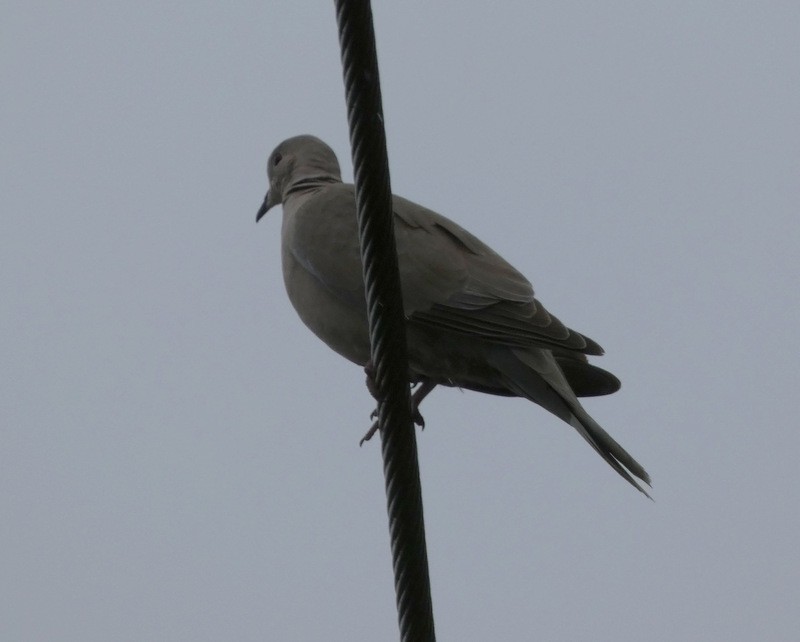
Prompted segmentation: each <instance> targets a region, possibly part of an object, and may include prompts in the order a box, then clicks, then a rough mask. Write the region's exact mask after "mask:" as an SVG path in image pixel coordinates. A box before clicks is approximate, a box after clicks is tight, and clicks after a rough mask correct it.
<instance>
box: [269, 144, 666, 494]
mask: <svg viewBox="0 0 800 642" xmlns="http://www.w3.org/2000/svg"><path fill="white" fill-rule="evenodd" d="M267 175H268V177H269V191H268V192H267V195H266V197H265V198H264V203H263V205H262V206H261V208H260V209H259V211H258V215H257V216H256V221H258V220H259V219H261V217H262V216H264V214H265V213H266V212H267V210H269V209H270V208H271V207H273V206H275V205H278V204H281V203H282V204H283V225H282V228H281V239H282V256H283V279H284V283H285V285H286V291H287V292H288V294H289V299H290V300H291V302H292V305H294V308H295V310H296V311H297V313H298V314H299V315H300V318H301V319H302V320H303V322H304V323H305V324H306V325H307V326H308V327H309V328H310V329H311V331H312V332H314V334H316V335H317V336H318V337H319V338H320V339H322V340H323V341H324V342H325V343H327V344H328V345H329V346H330V347H331V348H333V349H334V350H335V351H336V352H338V353H339V354H341V355H342V356H344V357H346V358H347V359H349V360H350V361H352V362H354V363H356V364H359V365H361V366H365V365H367V364H368V363H369V360H370V343H369V333H368V328H367V310H366V301H365V294H364V282H363V278H362V271H361V254H360V250H359V244H358V231H357V222H356V204H355V193H354V188H353V186H352V185H348V184H345V183H342V179H341V173H340V170H339V163H338V161H337V159H336V155H335V154H334V152H333V150H332V149H331V148H330V147H328V145H326V144H325V143H324V142H322V141H321V140H319V139H318V138H315V137H313V136H296V137H294V138H289V139H287V140H285V141H283V142H282V143H281V144H280V145H278V147H276V148H275V150H274V151H273V152H272V154H271V155H270V157H269V160H268V162H267ZM393 210H394V224H395V235H396V242H397V255H398V260H399V268H400V280H401V284H402V292H403V304H404V308H405V314H406V321H407V340H408V354H409V363H410V373H409V379H410V381H412V382H421V383H423V385H424V386H425V387H426V388H427V389H428V390H429V389H430V388H432V387H433V386H434V385H437V384H438V385H445V386H457V387H459V388H468V389H471V390H478V391H481V392H487V393H490V394H496V395H505V396H519V397H525V398H527V399H530V400H531V401H533V402H535V403H537V404H539V405H540V406H542V407H543V408H545V409H546V410H548V411H550V412H551V413H553V414H554V415H556V416H557V417H559V418H560V419H562V420H564V421H565V422H567V423H568V424H570V425H571V426H572V427H573V428H575V429H576V430H577V431H578V432H579V433H580V434H581V435H582V436H583V438H584V439H586V441H588V442H589V444H590V445H591V446H592V447H593V448H594V449H595V450H596V451H597V452H598V453H599V454H600V456H601V457H602V458H603V459H605V460H606V462H608V463H609V465H611V467H612V468H613V469H614V470H616V471H617V472H618V473H619V474H620V475H621V476H622V477H624V478H625V479H626V480H627V481H629V482H630V483H631V484H633V486H635V487H636V488H637V489H639V490H640V491H642V492H643V493H645V494H647V493H646V492H645V491H644V490H643V489H642V488H641V487H640V486H639V484H638V483H637V482H636V480H634V478H633V476H635V477H638V478H639V479H641V480H642V481H644V482H646V483H647V484H649V483H650V477H649V476H648V474H647V472H646V471H645V470H644V468H642V466H641V465H639V463H637V462H636V460H635V459H634V458H633V457H631V456H630V455H629V454H628V453H627V452H626V451H625V449H624V448H622V446H620V445H619V444H618V443H617V442H616V441H614V439H612V438H611V436H610V435H609V434H608V433H607V432H606V431H605V430H603V429H602V428H601V427H600V426H599V425H598V424H597V422H596V421H595V420H594V419H592V418H591V417H590V416H589V414H588V413H587V412H586V411H585V410H584V409H583V407H582V406H581V404H580V402H579V401H578V399H577V397H578V396H592V395H604V394H609V393H612V392H615V391H616V390H617V389H619V381H618V380H617V378H616V377H614V375H612V374H611V373H609V372H606V371H605V370H602V369H600V368H597V367H595V366H592V365H590V364H589V363H588V361H587V358H586V355H587V354H589V355H600V354H602V353H603V350H602V348H600V346H599V345H597V343H595V342H594V341H592V340H591V339H589V338H588V337H586V336H584V335H582V334H579V333H578V332H575V331H574V330H570V329H569V328H567V327H566V326H565V325H564V324H562V323H561V322H560V321H559V320H558V319H556V318H555V317H554V316H552V315H551V314H549V313H548V312H547V310H545V309H544V307H543V306H542V304H541V303H539V301H537V300H536V299H535V298H534V296H533V288H532V287H531V284H530V283H529V282H528V281H527V279H525V277H523V276H522V275H521V274H520V273H519V272H517V270H515V269H514V268H513V267H511V265H509V264H508V263H507V262H506V261H505V260H504V259H503V258H502V257H501V256H500V255H499V254H497V253H496V252H494V251H493V250H492V249H490V248H489V247H488V246H486V245H485V244H484V243H482V242H481V241H480V240H478V239H477V238H475V237H474V236H473V235H472V234H470V233H469V232H467V231H466V230H464V229H463V228H461V227H459V226H458V225H456V224H455V223H454V222H452V221H451V220H449V219H447V218H445V217H444V216H441V215H440V214H437V213H436V212H433V211H431V210H429V209H426V208H424V207H422V206H420V205H417V204H415V203H412V202H411V201H408V200H406V199H404V198H401V197H399V196H393ZM415 411H416V409H415Z"/></svg>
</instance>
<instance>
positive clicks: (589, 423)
mask: <svg viewBox="0 0 800 642" xmlns="http://www.w3.org/2000/svg"><path fill="white" fill-rule="evenodd" d="M491 362H492V365H494V366H495V368H497V370H498V372H499V374H500V377H501V379H502V382H503V384H504V385H505V386H506V387H507V388H508V389H509V391H511V392H513V393H514V394H516V395H519V396H520V397H525V398H526V399H530V400H531V401H533V402H534V403H536V404H538V405H540V406H542V407H543V408H544V409H545V410H548V411H550V412H551V413H553V414H554V415H556V416H557V417H558V418H559V419H561V420H562V421H565V422H566V423H568V424H569V425H570V426H572V427H573V428H575V430H577V431H578V433H579V434H580V435H581V436H582V437H583V438H584V439H585V440H586V441H587V442H589V445H590V446H591V447H592V448H594V449H595V451H597V453H598V454H599V455H600V456H601V457H602V458H603V459H604V460H605V461H606V462H607V463H608V465H609V466H611V467H612V468H613V469H614V470H615V471H617V473H618V474H619V475H620V476H621V477H622V478H623V479H624V480H625V481H627V482H628V483H629V484H631V485H632V486H633V487H634V488H636V489H637V490H638V491H640V492H641V493H644V495H646V496H647V497H649V498H650V499H652V497H650V495H649V494H648V493H647V491H645V490H644V488H642V486H641V485H640V484H639V483H638V482H637V480H636V479H635V478H639V479H640V480H641V481H643V482H644V483H646V484H647V485H648V486H651V485H652V484H651V483H650V475H648V474H647V471H646V470H645V469H644V467H643V466H642V465H641V464H639V462H637V461H636V460H635V459H634V458H633V457H632V456H631V455H630V453H628V451H626V450H625V449H624V448H623V447H622V446H620V445H619V444H618V443H617V442H616V441H615V440H614V438H613V437H611V435H609V434H608V433H607V432H606V431H605V430H603V428H602V427H601V426H600V425H599V424H598V423H597V422H596V421H595V420H594V419H592V418H591V417H590V416H589V413H587V412H586V410H584V408H583V406H581V404H580V402H579V401H578V398H577V397H576V396H575V393H574V392H573V390H572V388H571V387H570V386H569V383H568V382H567V379H566V378H565V376H564V374H563V372H562V371H561V369H560V368H559V366H558V364H557V362H556V360H555V358H554V357H553V355H552V354H551V353H550V351H549V350H537V351H533V350H525V351H521V350H514V349H512V350H502V351H497V352H495V353H494V354H493V355H492V358H491Z"/></svg>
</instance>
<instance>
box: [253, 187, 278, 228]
mask: <svg viewBox="0 0 800 642" xmlns="http://www.w3.org/2000/svg"><path fill="white" fill-rule="evenodd" d="M273 205H275V203H274V202H273V201H272V199H271V198H270V192H267V195H266V196H265V197H264V202H263V203H262V204H261V207H259V208H258V213H257V214H256V223H258V222H259V221H260V220H261V217H262V216H264V214H266V213H267V212H268V211H269V209H270V208H271V207H272V206H273Z"/></svg>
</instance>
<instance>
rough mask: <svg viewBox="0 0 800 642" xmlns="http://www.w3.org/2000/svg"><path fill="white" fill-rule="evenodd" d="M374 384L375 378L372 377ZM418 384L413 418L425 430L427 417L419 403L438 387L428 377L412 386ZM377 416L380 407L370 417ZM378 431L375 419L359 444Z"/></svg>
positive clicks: (362, 443) (413, 403)
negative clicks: (420, 408) (423, 414)
mask: <svg viewBox="0 0 800 642" xmlns="http://www.w3.org/2000/svg"><path fill="white" fill-rule="evenodd" d="M368 367H369V365H368V366H367V367H365V368H364V370H365V371H367V387H368V388H369V387H370V383H369V381H370V371H369V370H367V368H368ZM372 384H373V385H374V379H372ZM418 384H421V385H419V387H418V388H417V389H416V390H415V391H414V394H412V395H411V420H412V421H413V422H414V425H416V426H419V427H420V429H421V430H425V418H424V417H423V416H422V413H421V412H420V411H419V405H420V404H421V403H422V400H423V399H424V398H425V397H427V396H428V394H429V393H430V392H431V390H433V389H434V388H435V387H436V384H435V383H432V382H430V381H428V380H426V379H423V380H422V381H421V382H416V383H414V384H412V386H411V387H412V388H414V387H416V386H417V385H418ZM370 392H371V393H372V396H373V397H375V396H376V395H375V393H374V392H373V391H372V389H371V390H370ZM377 416H378V409H377V408H376V409H375V410H373V411H372V412H371V413H370V415H369V418H370V419H375V418H376V417H377ZM377 431H378V422H377V421H375V422H374V423H373V424H372V427H371V428H370V429H369V430H368V431H367V434H365V435H364V436H363V437H362V438H361V441H359V442H358V445H359V446H362V445H364V442H365V441H369V440H370V439H372V436H373V435H374V434H375V433H376V432H377Z"/></svg>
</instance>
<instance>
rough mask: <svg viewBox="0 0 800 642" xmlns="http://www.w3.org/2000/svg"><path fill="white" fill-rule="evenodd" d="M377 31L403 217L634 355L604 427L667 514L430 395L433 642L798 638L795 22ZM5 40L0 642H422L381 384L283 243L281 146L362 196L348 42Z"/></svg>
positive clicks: (151, 28)
mask: <svg viewBox="0 0 800 642" xmlns="http://www.w3.org/2000/svg"><path fill="white" fill-rule="evenodd" d="M378 4H379V5H380V6H379V7H377V13H376V31H377V36H378V49H379V56H380V63H381V72H382V82H383V96H384V105H385V113H386V126H387V131H388V138H389V152H390V161H391V168H392V184H393V188H394V190H395V191H396V192H397V193H399V194H402V195H404V196H406V197H408V198H411V199H412V200H415V201H417V202H419V203H422V204H425V205H427V206H429V207H432V208H434V209H436V210H438V211H440V212H442V213H443V214H445V215H447V216H449V217H451V218H453V219H455V220H457V221H458V222H459V223H461V224H462V225H464V226H465V227H467V228H468V229H470V230H471V231H472V232H473V233H475V234H477V235H478V236H480V237H481V238H482V239H483V240H485V241H486V242H488V243H489V244H490V245H492V246H493V247H494V248H495V249H497V250H498V251H500V252H501V253H502V254H503V255H504V256H505V257H506V258H507V259H508V260H509V261H511V263H512V264H514V265H515V266H516V267H517V268H519V269H520V270H521V271H522V272H523V273H525V274H526V275H527V276H528V277H529V278H530V279H531V280H532V282H533V283H534V286H535V287H536V290H537V294H538V295H539V297H540V298H541V300H542V301H543V302H544V303H545V305H547V307H548V309H550V310H551V311H553V312H554V313H555V314H556V315H558V316H559V317H560V318H561V319H562V320H564V321H565V322H566V323H568V324H569V325H570V326H572V327H574V328H575V329H577V330H579V331H582V332H585V333H586V334H588V335H589V336H591V337H592V338H594V339H596V340H597V341H599V342H600V343H601V344H602V345H603V347H604V348H605V349H606V351H607V356H605V357H603V358H602V359H600V360H599V361H598V363H599V364H600V365H602V366H604V367H606V368H608V369H610V370H612V371H613V372H615V373H616V374H617V375H618V376H619V377H620V378H621V379H622V381H623V388H622V390H621V391H620V392H619V393H618V394H616V395H614V396H612V397H608V398H601V399H595V400H589V401H587V404H586V406H587V409H588V410H589V411H590V412H591V413H592V415H593V416H594V417H595V418H596V419H597V420H598V421H599V422H600V423H601V424H602V425H603V426H605V427H606V428H607V429H608V430H609V432H611V434H612V435H614V437H615V438H617V439H618V440H619V441H620V442H621V443H622V444H623V445H624V446H625V447H626V448H627V449H629V450H630V451H631V453H632V454H633V455H634V456H635V457H636V458H637V459H638V460H639V461H640V462H642V463H643V464H644V465H645V466H646V468H647V469H648V471H649V472H650V473H651V475H652V477H653V481H654V488H653V494H654V497H655V499H656V501H655V503H651V502H649V501H647V500H646V499H645V498H643V497H642V496H641V495H639V494H638V493H636V492H635V491H634V490H632V489H631V488H630V487H629V486H628V485H627V484H626V483H625V482H624V481H622V480H621V479H619V478H618V477H617V475H616V474H615V473H614V472H613V471H612V470H611V469H610V468H609V467H608V466H607V465H606V464H605V463H604V462H603V461H602V460H601V459H600V458H599V457H598V456H597V455H596V454H595V453H594V452H593V451H592V450H591V448H589V447H588V446H587V445H586V443H584V442H583V440H582V439H581V438H580V437H579V436H578V435H577V434H576V433H575V431H574V430H572V429H571V428H569V427H568V426H566V425H564V424H562V423H560V422H559V421H558V420H557V419H555V418H554V417H551V416H549V415H548V414H547V413H546V412H544V411H543V410H541V409H539V408H538V407H536V406H535V405H533V404H531V403H529V402H526V401H523V400H510V399H501V398H494V397H490V396H487V395H480V394H477V393H460V392H459V391H457V390H441V391H437V392H436V393H435V394H433V395H432V396H431V397H430V398H429V399H428V401H426V403H425V405H424V407H423V410H424V415H425V418H426V421H427V426H428V427H427V428H426V430H425V432H424V433H423V434H421V435H420V438H419V449H420V460H421V462H420V463H421V471H422V480H423V492H424V499H425V516H426V522H427V534H428V547H429V551H428V552H429V557H430V565H431V575H432V581H433V598H434V610H435V616H436V626H437V631H438V634H439V639H441V640H466V641H472V640H476V641H482V640H523V639H533V638H534V637H535V638H537V639H543V640H573V641H584V640H585V641H596V640H618V641H633V640H642V639H648V640H659V641H660V640H665V641H666V640H669V641H674V640H689V641H690V640H698V641H700V640H712V639H717V640H732V641H751V640H777V641H782V640H787V641H788V640H794V639H796V635H797V631H798V630H800V610H799V609H798V604H800V590H799V589H798V584H799V583H800V554H798V552H797V542H798V541H800V512H798V504H800V486H799V485H798V480H797V462H798V457H799V456H800V430H799V427H798V421H797V394H798V393H797V388H798V384H799V383H800V376H798V370H797V367H798V366H797V360H798V359H797V358H798V353H800V340H798V327H800V288H798V272H800V249H799V246H800V216H798V214H799V213H800V117H799V116H798V115H799V114H800V5H798V4H797V2H796V1H794V0H793V1H791V2H789V1H787V2H761V3H755V2H739V1H726V2H722V1H719V2H711V1H705V2H704V1H700V2H698V1H693V2H681V1H678V2H661V3H653V2H645V3H643V2H603V3H576V2H558V3H533V2H528V1H526V2H512V3H501V4H499V5H498V4H493V5H491V6H489V3H477V2H475V3H466V4H465V3H463V2H439V3H435V4H431V3H426V2H403V3H378ZM389 5H391V6H389ZM0 25H2V26H0V50H1V54H0V79H1V82H2V88H3V89H2V96H3V97H2V100H0V128H1V130H2V131H0V134H1V136H2V139H1V144H0V157H1V161H0V162H1V163H2V173H1V174H0V176H2V189H1V190H0V194H2V196H0V198H2V202H3V215H2V217H0V261H2V270H0V302H1V303H0V306H2V315H0V323H1V324H2V326H0V347H1V349H2V357H1V359H0V363H2V371H3V380H4V384H3V386H2V387H1V388H0V402H1V403H2V406H1V407H2V417H3V419H2V424H3V425H2V432H1V433H0V434H2V446H0V569H1V570H0V638H1V639H3V640H81V641H84V640H92V641H94V640H98V641H100V640H103V641H105V640H169V641H173V640H192V641H198V640H199V641H202V640H209V641H211V640H215V641H216V640H267V639H270V640H342V641H345V640H362V639H363V640H391V639H396V636H397V624H396V613H395V605H394V590H393V583H392V570H391V560H390V553H389V540H388V529H387V520H386V512H385V498H384V489H383V473H382V464H381V457H380V448H379V444H378V442H373V443H371V444H369V445H368V446H366V447H364V448H361V449H359V448H358V439H359V438H360V437H361V435H362V434H363V432H364V431H365V430H366V428H367V427H368V425H369V417H368V415H369V412H370V411H371V410H372V406H373V404H372V402H371V399H370V396H369V394H368V393H367V391H366V389H365V387H364V385H363V373H362V372H361V371H360V370H359V369H358V368H357V367H355V366H353V365H351V364H349V363H347V362H345V361H344V360H342V359H341V358H340V357H338V356H337V355H335V354H334V353H332V352H331V351H330V350H329V349H328V348H327V347H326V346H325V345H323V344H322V343H320V342H319V341H318V340H317V339H316V338H314V337H313V336H312V335H311V333H310V332H309V331H308V330H306V329H305V327H304V326H303V325H302V324H301V323H300V321H299V320H298V319H297V317H296V315H295V313H294V311H293V310H292V309H291V306H290V304H289V302H288V300H287V298H286V295H285V293H284V291H283V283H282V278H281V274H280V260H279V227H280V215H279V213H278V212H277V211H276V212H275V213H274V215H273V213H272V212H271V213H270V216H269V217H267V219H265V220H263V221H262V222H261V223H260V224H259V226H256V225H255V223H254V218H255V212H256V209H257V207H258V205H259V204H260V202H261V198H262V197H263V194H264V191H265V189H266V178H265V175H264V167H265V159H266V156H267V154H268V153H269V152H270V151H271V149H272V148H273V147H274V146H275V145H276V144H277V143H278V142H280V141H281V140H282V139H284V138H286V137H288V136H292V135H296V134H300V133H313V134H316V135H318V136H320V137H322V138H323V139H325V140H326V141H327V142H329V143H330V144H331V145H332V146H333V147H334V148H335V149H336V151H337V152H338V154H339V156H340V159H341V161H342V164H343V166H344V168H345V175H346V176H348V177H349V176H351V175H352V173H351V170H350V160H349V148H348V134H347V124H346V112H345V105H344V92H343V88H342V79H341V68H340V62H339V51H338V38H337V33H336V25H335V19H334V14H333V6H332V4H331V3H329V2H318V3H309V2H297V1H296V0H291V1H288V0H287V1H286V2H280V3H279V2H239V3H233V4H231V3H227V4H223V3H212V2H197V3H164V2H139V3H120V2H83V3H66V4H65V3H55V2H50V3H33V2H21V1H15V0H7V1H6V2H4V3H3V8H2V10H0Z"/></svg>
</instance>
